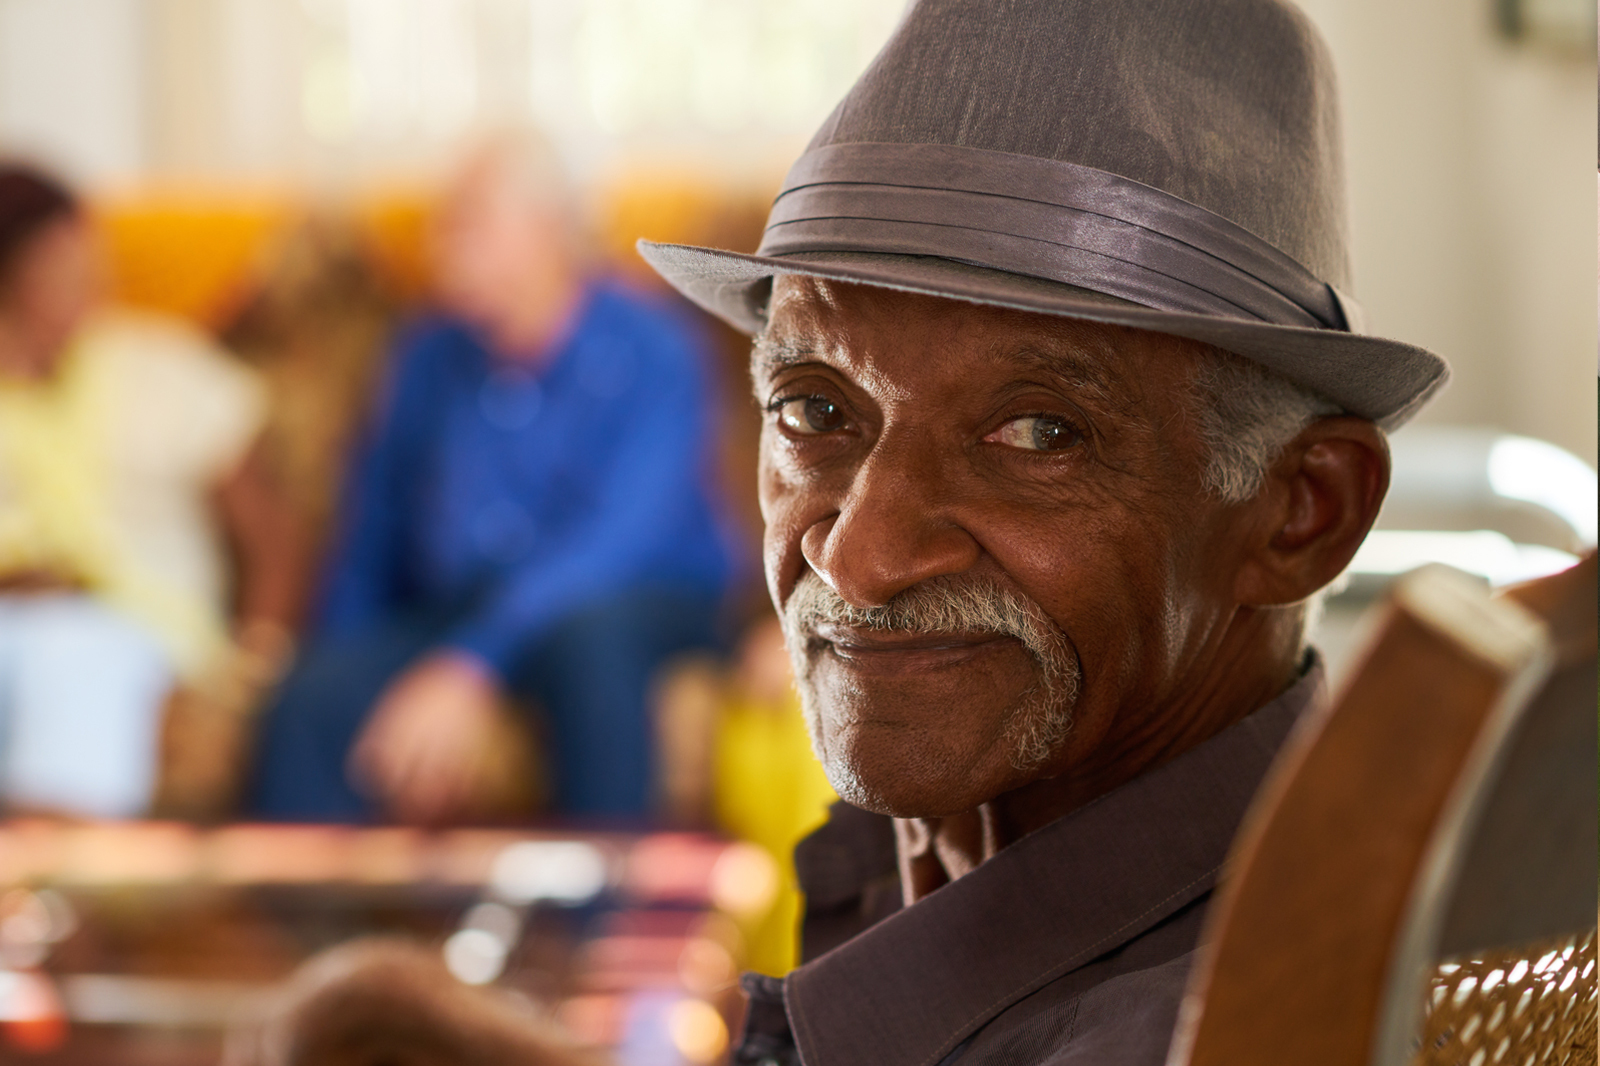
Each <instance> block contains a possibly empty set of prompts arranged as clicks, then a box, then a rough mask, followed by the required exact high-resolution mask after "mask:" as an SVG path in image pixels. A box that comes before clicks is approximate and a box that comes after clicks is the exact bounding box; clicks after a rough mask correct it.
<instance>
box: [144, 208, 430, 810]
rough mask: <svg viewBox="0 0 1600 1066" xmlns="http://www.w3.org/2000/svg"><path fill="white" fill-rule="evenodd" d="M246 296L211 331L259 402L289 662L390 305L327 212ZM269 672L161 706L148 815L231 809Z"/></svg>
mask: <svg viewBox="0 0 1600 1066" xmlns="http://www.w3.org/2000/svg"><path fill="white" fill-rule="evenodd" d="M242 291H243V293H244V296H243V297H242V299H238V300H237V307H231V308H230V309H229V313H228V314H227V316H226V320H225V323H224V325H223V326H222V329H221V336H222V341H223V343H224V345H225V346H226V348H227V350H228V351H229V352H230V353H232V354H233V355H236V356H237V357H239V358H240V359H242V360H243V361H244V362H245V364H246V365H248V366H249V367H250V368H251V370H252V372H253V373H254V374H255V375H256V376H257V378H258V379H259V381H260V382H261V384H262V386H263V390H264V394H265V408H264V413H263V415H262V419H261V421H262V428H261V432H260V436H259V439H258V441H257V444H256V447H255V449H254V463H255V465H256V466H257V467H258V468H259V470H260V471H261V473H262V474H263V475H264V477H265V478H266V480H267V481H268V482H269V483H270V484H271V485H272V486H273V487H274V489H275V491H276V492H277V494H278V496H279V498H280V501H281V507H282V514H281V518H282V521H281V522H280V523H279V526H280V527H281V528H280V529H279V531H278V532H279V534H280V535H279V538H278V539H279V542H280V545H279V546H280V550H281V553H282V555H283V556H284V559H285V562H286V565H285V567H284V573H283V582H282V583H283V589H282V593H283V598H284V600H285V602H286V603H288V604H290V605H292V608H291V610H289V611H288V612H287V614H288V615H289V618H290V621H291V622H292V623H293V626H294V628H293V630H292V631H286V633H285V640H284V642H283V643H284V648H283V652H284V655H285V656H286V655H287V654H288V652H289V651H290V649H291V648H292V640H293V639H297V638H298V637H299V636H300V634H299V632H298V628H299V626H300V625H302V624H303V623H304V621H305V618H304V615H305V611H304V607H305V605H306V604H308V603H309V602H310V601H311V599H312V597H313V595H314V591H315V580H316V575H317V569H318V564H319V561H320V560H321V558H322V557H323V555H324V554H325V553H326V550H327V546H328V540H329V538H330V536H331V533H332V527H333V520H334V514H335V511H336V509H337V505H338V500H339V496H340V492H341V490H342V487H343V483H344V475H345V472H346V468H347V466H348V457H349V454H350V451H351V447H352V445H353V442H354V437H355V434H356V432H357V430H358V428H359V426H360V425H361V423H362V421H363V419H364V418H365V417H366V414H367V412H368V408H369V407H370V397H371V394H372V391H373V385H374V381H375V379H376V376H377V373H378V371H379V369H380V367H381V364H382V362H383V357H384V355H385V353H386V352H387V350H388V347H389V345H390V342H391V341H392V334H393V327H394V325H395V323H396V320H397V318H398V316H399V314H400V301H399V298H398V297H397V296H396V295H395V294H394V293H393V292H392V291H391V285H390V284H389V282H388V280H387V279H386V278H384V277H383V276H382V274H381V273H380V271H379V269H378V268H377V267H376V266H375V264H374V261H373V256H372V252H371V249H370V247H369V242H368V241H367V240H366V239H365V235H363V234H362V233H361V232H360V231H359V229H358V228H357V227H356V226H355V225H353V224H352V223H351V222H350V220H349V219H348V218H346V217H344V216H342V215H340V214H337V213H334V212H329V211H318V212H314V213H312V214H311V215H309V216H308V217H306V218H303V219H301V220H299V221H297V222H295V223H293V224H291V225H289V227H288V228H287V230H286V231H285V232H284V233H283V234H282V235H281V236H280V237H279V238H278V239H276V240H273V241H271V242H270V243H268V244H267V245H266V247H265V249H264V251H263V254H262V255H261V256H260V257H259V259H258V261H257V264H256V266H255V268H254V270H253V272H252V274H251V276H250V277H249V279H248V280H247V281H246V282H245V285H244V287H243V290H242ZM274 665H281V662H280V663H276V664H274ZM277 673H278V671H277V670H273V671H269V672H267V673H266V674H265V675H264V676H259V677H252V678H238V679H236V683H235V684H234V685H233V686H232V687H231V688H230V689H229V690H227V691H219V689H218V687H217V686H210V687H207V688H204V689H195V688H190V689H186V690H183V691H182V692H181V693H179V694H178V695H177V696H176V697H175V698H174V699H173V700H171V701H169V703H168V705H167V709H166V718H165V722H164V728H163V733H162V741H163V742H162V760H161V777H160V783H159V787H158V790H157V797H156V811H157V813H158V814H160V815H162V816H165V817H180V818H188V819H196V820H201V821H212V820H215V819H218V818H223V817H227V816H229V815H231V814H233V813H235V810H236V807H237V804H238V802H239V799H240V796H239V791H240V786H241V785H242V783H243V779H244V777H245V776H246V774H247V773H248V770H249V765H250V762H251V758H252V756H251V749H252V745H253V742H254V739H255V728H256V725H257V721H256V718H257V714H258V712H259V711H260V709H261V704H262V702H263V697H265V696H266V695H267V693H268V691H269V690H270V686H271V683H272V682H274V681H276V680H277Z"/></svg>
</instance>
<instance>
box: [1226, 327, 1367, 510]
mask: <svg viewBox="0 0 1600 1066" xmlns="http://www.w3.org/2000/svg"><path fill="white" fill-rule="evenodd" d="M1195 385H1196V387H1197V389H1198V391H1199V394H1200V432H1201V435H1202V437H1203V438H1204V440H1205V444H1206V451H1207V453H1208V454H1207V458H1206V474H1205V480H1206V487H1207V488H1208V489H1210V490H1211V491H1212V492H1213V493H1215V494H1216V495H1217V496H1219V497H1221V498H1222V499H1223V500H1225V501H1227V502H1228V503H1242V502H1244V501H1245V500H1248V499H1249V498H1250V497H1252V496H1254V495H1255V494H1256V492H1257V490H1259V489H1260V488H1261V482H1262V479H1263V478H1265V477H1266V473H1267V470H1268V469H1270V468H1271V466H1272V464H1273V463H1275V462H1277V460H1278V457H1279V456H1281V455H1282V454H1283V449H1284V448H1285V447H1287V446H1288V444H1289V442H1290V441H1292V440H1294V438H1295V437H1296V436H1297V435H1299V433H1300V431H1301V430H1303V429H1305V428H1306V427H1307V426H1309V425H1310V424H1311V423H1313V422H1315V421H1316V420H1317V419H1319V418H1323V417H1325V416H1327V415H1335V414H1339V413H1341V408H1340V407H1339V405H1338V404H1336V403H1333V402H1332V401H1331V400H1328V399H1325V398H1323V397H1322V396H1319V395H1317V394H1316V393H1314V392H1312V391H1311V390H1310V389H1307V388H1303V387H1302V386H1299V385H1296V384H1295V383H1294V382H1292V381H1290V380H1289V379H1288V378H1285V377H1283V376H1282V375H1281V374H1276V373H1273V372H1272V371H1270V370H1268V369H1267V368H1266V367H1263V366H1260V365H1259V364H1257V363H1253V362H1250V361H1249V360H1247V359H1241V358H1240V357H1239V356H1237V355H1233V354H1232V353H1230V352H1224V351H1222V350H1220V349H1212V351H1211V352H1209V353H1208V354H1207V355H1206V356H1205V357H1204V358H1203V360H1202V362H1201V365H1200V371H1199V373H1198V374H1197V375H1196V377H1195Z"/></svg>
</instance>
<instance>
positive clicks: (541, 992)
mask: <svg viewBox="0 0 1600 1066" xmlns="http://www.w3.org/2000/svg"><path fill="white" fill-rule="evenodd" d="M777 886H778V871H777V869H776V867H775V865H774V864H773V862H772V861H771V859H770V858H769V857H768V856H767V855H766V853H765V852H763V851H761V850H760V849H759V848H755V847H752V846H750V845H746V844H736V843H729V842H727V841H723V840H720V839H716V838H712V837H709V836H701V835H694V834H678V833H671V834H642V835H632V834H621V833H563V832H519V831H506V830H472V829H462V830H451V831H441V832H422V831H415V830H407V829H390V828H382V829H350V828H341V827H321V826H318V827H310V826H258V825H236V826H228V827H222V828H215V829H198V828H195V827H192V826H186V825H179V824H172V823H154V822H127V823H106V824H61V823H55V822H48V821H42V820H41V821H13V822H7V823H0V1061H8V1062H9V1061H13V1060H16V1061H19V1062H37V1063H40V1064H51V1066H55V1064H67V1063H73V1064H77V1063H83V1064H89V1063H93V1064H95V1066H135V1064H138V1066H143V1064H146V1063H158V1062H159V1063H162V1064H164V1066H184V1064H188V1063H197V1064H198V1063H208V1064H211V1063H215V1062H217V1060H218V1056H219V1054H220V1051H221V1047H222V1039H223V1032H224V1029H225V1028H226V1026H227V1024H228V1023H229V1021H230V1020H233V1019H236V1018H238V1017H240V1016H241V1014H242V1013H244V1012H248V1011H251V1010H252V1009H255V1007H256V1005H258V1004H259V1003H260V1001H261V999H262V997H263V996H264V995H265V994H266V993H267V991H268V990H269V989H270V988H271V987H272V986H273V985H274V984H275V983H276V982H278V981H280V980H281V979H282V978H283V977H285V976H286V975H287V974H288V973H289V972H291V971H292V970H293V969H294V968H295V967H296V966H297V965H299V964H300V963H301V962H302V961H304V960H305V959H306V958H308V957H309V956H311V955H312V954H315V953H316V952H317V951H319V950H321V949H323V948H326V947H330V946H332V945H334V944H337V943H341V942H343V941H346V940H349V939H351V938H353V937H358V936H369V935H387V934H393V935H402V936H407V937H411V938H414V939H417V940H420V941H422V942H424V943H428V944H433V945H436V946H437V947H438V949H439V950H440V951H441V952H442V953H443V957H444V959H445V962H446V964H447V965H448V966H449V967H450V969H451V970H452V972H454V973H455V974H456V975H457V976H458V977H460V978H461V979H462V980H464V981H467V982H469V983H477V984H483V983H488V982H496V983H499V984H501V985H503V986H506V987H510V988H513V989H516V990H518V991H521V992H524V993H526V994H527V995H528V996H530V997H531V998H533V999H535V1000H537V1001H539V1002H541V1003H545V1004H549V1005H552V1006H553V1007H554V1009H555V1011H556V1013H557V1016H558V1017H559V1018H560V1019H561V1020H562V1021H563V1022H564V1023H565V1024H566V1025H567V1027H568V1028H569V1029H571V1030H572V1031H573V1032H574V1033H575V1034H577V1035H578V1036H579V1037H581V1038H582V1039H584V1040H586V1041H588V1042H590V1043H593V1044H596V1045H599V1046H604V1047H608V1048H611V1049H612V1050H613V1052H614V1053H615V1055H616V1056H617V1059H618V1061H619V1063H622V1064H624V1066H689V1064H710V1063H717V1062H720V1061H722V1060H723V1059H724V1058H725V1055H726V1049H727V1043H728V1032H729V1029H730V1027H731V1026H732V1025H733V1024H734V1023H735V1022H736V1021H737V1019H736V1018H735V1017H734V1015H735V1014H736V1012H737V1010H738V1009H739V996H738V993H737V986H736V978H737V975H738V971H739V966H740V962H741V956H742V952H743V940H744V931H745V930H748V929H750V928H752V927H753V924H754V923H757V922H759V921H760V919H761V918H762V917H764V916H765V914H766V911H767V909H768V908H770V906H771V905H772V902H773V900H774V898H775V895H776V891H777Z"/></svg>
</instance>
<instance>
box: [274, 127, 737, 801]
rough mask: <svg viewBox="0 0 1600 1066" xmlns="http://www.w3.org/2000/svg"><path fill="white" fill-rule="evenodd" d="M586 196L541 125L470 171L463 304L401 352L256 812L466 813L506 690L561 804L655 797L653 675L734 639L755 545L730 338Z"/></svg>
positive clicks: (457, 278) (444, 311) (439, 272)
mask: <svg viewBox="0 0 1600 1066" xmlns="http://www.w3.org/2000/svg"><path fill="white" fill-rule="evenodd" d="M576 214H577V212H576V210H575V205H574V201H573V197H572V196H571V194H570V193H569V191H568V189H567V186H566V183H565V180H564V177H563V175H562V173H561V170H560V167H559V165H558V164H557V162H556V160H555V157H554V155H553V154H552V153H551V152H550V150H549V149H548V148H547V147H546V146H545V145H544V144H543V143H542V142H540V141H538V140H537V139H535V138H532V137H518V138H511V137H507V138H502V139H499V140H496V141H494V142H492V143H489V144H487V145H485V146H484V147H482V148H481V149H479V150H478V151H477V152H475V153H474V154H473V155H472V156H471V157H470V158H469V159H468V161H467V162H466V164H465V165H464V166H463V167H462V168H461V170H460V171H459V173H458V174H457V176H456V178H455V180H454V182H453V184H452V186H451V188H450V191H449V192H448V194H447V196H446V200H445V204H444V207H443V209H442V211H441V213H440V218H439V222H438V224H437V228H436V232H435V240H434V246H433V251H434V256H435V263H434V273H435V278H436V283H437V295H438V298H439V301H440V304H441V310H440V311H439V312H438V313H436V314H431V315H426V316H424V317H422V318H420V319H419V320H417V321H416V322H414V323H412V324H411V326H410V327H409V328H408V329H406V330H405V331H404V333H403V334H402V335H401V336H400V338H399V340H398V341H397V343H396V346H395V349H394V351H393V353H392V361H391V364H390V366H389V367H388V368H387V374H386V378H385V380H384V381H383V383H382V386H381V390H380V394H379V398H378V401H377V404H376V407H375V410H374V412H373V418H372V420H371V422H370V424H369V425H368V427H367V430H368V432H367V435H366V437H365V439H364V440H363V441H362V443H361V445H360V449H359V456H358V458H357V461H356V464H355V466H354V468H353V471H352V475H351V477H350V479H349V481H348V483H347V485H346V488H345V492H344V499H343V503H342V508H341V517H340V528H339V532H338V533H337V535H336V540H335V544H334V548H333V553H332V557H331V559H330V561H329V563H328V566H327V568H326V584H325V588H324V590H323V594H322V597H321V602H320V607H319V610H318V615H317V623H316V626H315V628H314V630H313V633H312V636H311V639H310V641H309V643H308V646H307V648H306V651H305V654H304V655H303V657H302V659H301V661H300V663H299V665H298V666H297V668H296V670H295V671H294V673H293V674H292V675H291V676H290V677H289V679H288V680H287V682H286V683H285V685H284V688H283V690H282V694H281V697H280V698H279V700H278V702H277V703H276V704H275V706H273V707H272V708H271V710H270V711H269V713H268V715H267V718H266V721H265V723H264V729H263V733H262V736H261V747H260V764H259V768H258V779H257V788H256V793H255V813H257V814H258V815H260V816H263V817H267V818H275V819H284V820H335V821H339V820H351V821H359V820H366V819H370V818H374V817H384V816H386V817H391V818H395V819H398V820H402V821H415V822H433V821H440V820H447V819H450V818H455V817H460V816H462V815H463V814H465V813H467V812H469V811H470V810H471V809H472V807H473V805H474V802H475V797H474V791H475V788H476V785H477V781H478V778H479V776H480V773H481V771H482V769H483V767H484V764H485V761H486V760H489V759H492V758H493V757H495V755H496V754H497V747H498V742H497V738H498V737H499V736H500V735H501V725H500V724H499V723H500V722H501V720H502V717H503V713H504V711H503V708H504V706H505V703H506V701H507V700H508V699H515V700H517V701H518V702H520V703H523V704H526V703H527V702H529V701H533V702H536V703H537V704H538V705H539V706H540V707H541V708H542V709H543V711H544V712H545V714H546V717H547V729H548V742H549V748H550V751H551V755H552V772H553V776H554V787H553V797H554V809H555V811H557V812H558V813H561V814H564V815H600V816H610V817H623V818H636V817H639V816H642V815H644V814H645V813H646V811H647V809H648V807H649V800H650V796H651V792H652V776H653V775H652V763H653V755H652V743H651V736H650V728H649V721H648V718H649V716H648V714H647V712H646V699H647V690H648V686H649V684H650V679H651V677H652V675H653V673H654V672H655V671H656V669H657V668H658V667H659V666H660V664H661V663H662V662H663V661H664V660H665V659H666V658H667V657H668V656H670V655H672V654H673V653H675V652H678V651H681V650H684V649H686V648H691V647H696V646H707V645H710V644H712V643H714V641H715V631H716V623H717V618H718V613H719V608H720V605H721V601H722V597H723V593H724V590H725V588H726V587H727V585H728V583H729V580H730V577H731V576H732V573H733V559H732V555H733V553H732V551H731V548H730V543H731V542H730V538H729V537H728V535H727V534H726V533H725V531H724V529H723V528H722V523H721V521H720V520H719V517H718V515H717V512H716V507H715V506H714V504H713V501H712V500H711V498H710V493H709V491H708V482H709V474H710V469H709V468H710V464H711V450H712V444H713V442H712V440H711V429H712V426H711V421H712V419H711V410H712V406H713V404H714V402H715V400H714V397H713V395H712V392H713V389H712V382H711V378H710V373H709V368H708V367H706V366H705V365H704V361H705V358H706V356H705V353H704V351H703V349H704V347H705V341H704V339H703V338H702V336H701V334H700V332H699V330H698V329H697V328H696V327H695V326H693V325H692V324H691V322H692V320H691V319H690V318H689V317H688V316H687V314H686V313H685V312H684V311H682V310H680V309H679V308H678V307H677V306H675V305H673V304H670V303H668V302H666V301H665V300H663V299H662V298H660V297H656V296H647V295H645V294H644V293H642V292H639V291H635V290H633V289H631V288H629V287H628V286H626V285H624V284H622V283H620V282H618V281H616V280H614V279H609V278H606V277H603V276H600V275H598V274H595V273H593V272H591V271H590V270H589V269H587V267H586V262H585V260H586V257H585V255H584V248H583V246H582V240H581V236H580V233H579V230H578V228H577V226H576V225H575V217H576Z"/></svg>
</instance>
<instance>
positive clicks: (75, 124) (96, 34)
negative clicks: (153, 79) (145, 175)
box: [0, 0, 148, 180]
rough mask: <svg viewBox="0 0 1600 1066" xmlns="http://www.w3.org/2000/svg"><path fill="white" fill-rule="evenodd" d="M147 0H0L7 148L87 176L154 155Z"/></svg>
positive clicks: (1, 108)
mask: <svg viewBox="0 0 1600 1066" xmlns="http://www.w3.org/2000/svg"><path fill="white" fill-rule="evenodd" d="M142 16H143V5H142V2H141V0H0V149H4V150H7V151H12V152H26V153H28V154H30V155H33V156H36V157H38V158H41V159H43V160H46V161H48V162H50V163H51V164H53V165H55V166H58V167H61V168H64V169H65V170H67V171H68V172H70V173H72V174H74V175H77V176H79V177H80V178H84V179H91V180H95V179H104V178H121V177H128V176H132V175H136V174H138V173H140V172H141V171H142V170H143V168H144V167H145V165H146V163H147V151H146V149H147V145H146V138H147V135H148V129H147V126H146V123H145V106H144V105H145V101H144V94H143V87H144V85H143V69H144V48H145V38H144V33H143V29H144V25H143V17H142Z"/></svg>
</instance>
